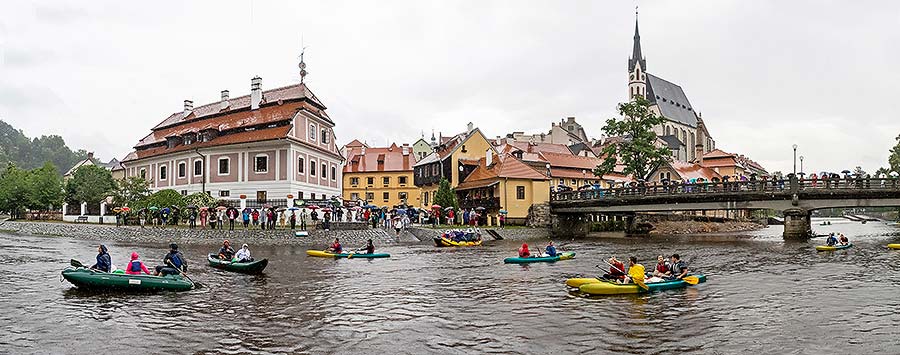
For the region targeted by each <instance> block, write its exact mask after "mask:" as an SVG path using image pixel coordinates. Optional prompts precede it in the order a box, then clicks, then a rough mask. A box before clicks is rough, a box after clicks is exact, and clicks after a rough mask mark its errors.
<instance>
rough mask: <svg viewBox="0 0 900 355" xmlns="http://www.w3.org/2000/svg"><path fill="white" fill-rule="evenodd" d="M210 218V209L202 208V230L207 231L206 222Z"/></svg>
mask: <svg viewBox="0 0 900 355" xmlns="http://www.w3.org/2000/svg"><path fill="white" fill-rule="evenodd" d="M208 218H209V207H206V206H204V207H200V228H202V229H206V221H207V219H208Z"/></svg>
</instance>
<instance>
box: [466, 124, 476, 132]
mask: <svg viewBox="0 0 900 355" xmlns="http://www.w3.org/2000/svg"><path fill="white" fill-rule="evenodd" d="M473 129H475V125H474V124H472V122H469V124H467V125H466V132H472V130H473Z"/></svg>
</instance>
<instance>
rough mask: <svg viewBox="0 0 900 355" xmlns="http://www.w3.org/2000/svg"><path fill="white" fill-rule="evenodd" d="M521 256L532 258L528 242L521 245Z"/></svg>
mask: <svg viewBox="0 0 900 355" xmlns="http://www.w3.org/2000/svg"><path fill="white" fill-rule="evenodd" d="M519 257H520V258H530V257H531V251H529V250H528V243H522V246H521V247H519Z"/></svg>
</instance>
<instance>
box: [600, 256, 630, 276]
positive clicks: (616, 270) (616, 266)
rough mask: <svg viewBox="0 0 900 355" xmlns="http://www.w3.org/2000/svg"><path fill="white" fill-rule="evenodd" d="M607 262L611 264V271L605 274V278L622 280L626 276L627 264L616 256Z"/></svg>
mask: <svg viewBox="0 0 900 355" xmlns="http://www.w3.org/2000/svg"><path fill="white" fill-rule="evenodd" d="M607 263H608V264H609V273H606V274H603V276H602V278H603V279H606V280H621V279H623V278H624V277H625V271H624V270H625V264H622V262H621V261H619V260H618V259H616V257H615V256H613V257H611V258H609V260H608V261H607Z"/></svg>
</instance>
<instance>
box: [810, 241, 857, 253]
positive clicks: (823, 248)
mask: <svg viewBox="0 0 900 355" xmlns="http://www.w3.org/2000/svg"><path fill="white" fill-rule="evenodd" d="M852 246H853V243H850V244H847V245H835V246H828V245H816V250H818V251H835V250H841V249H847V248H849V247H852Z"/></svg>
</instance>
